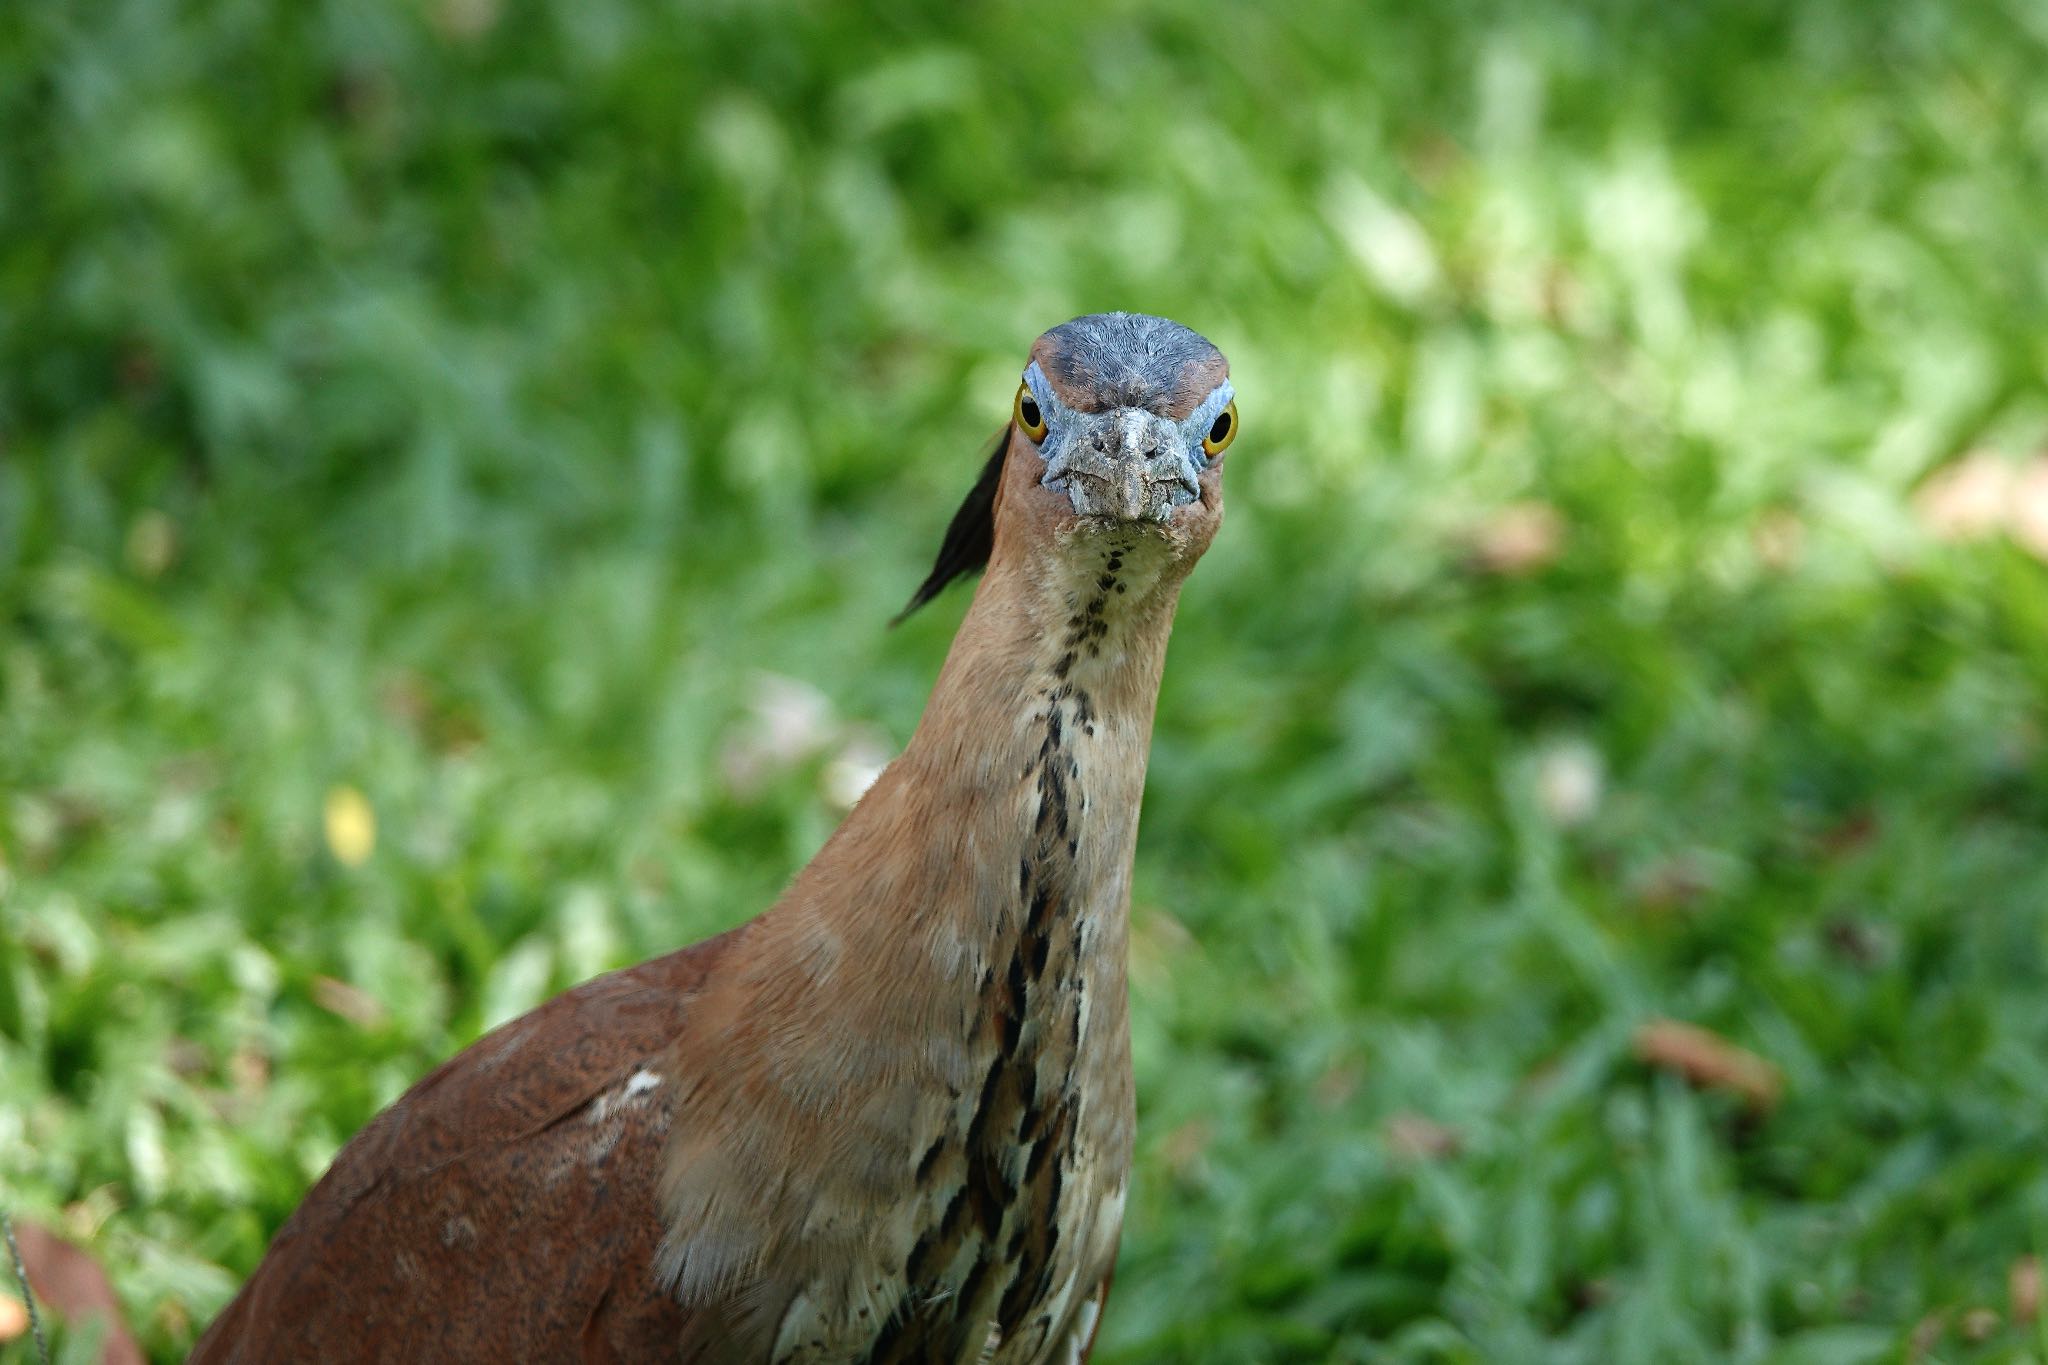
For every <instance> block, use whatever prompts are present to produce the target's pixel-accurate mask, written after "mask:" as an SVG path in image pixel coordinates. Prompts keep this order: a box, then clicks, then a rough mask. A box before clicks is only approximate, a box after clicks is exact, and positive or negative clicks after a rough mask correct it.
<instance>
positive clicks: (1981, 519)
mask: <svg viewBox="0 0 2048 1365" xmlns="http://www.w3.org/2000/svg"><path fill="white" fill-rule="evenodd" d="M2016 473H2017V471H2016V470H2015V469H2014V468H2013V464H2012V461H2010V460H2008V459H2006V458H2004V457H2003V456H2001V455H1998V454H1995V453H1993V452H1992V451H1989V450H1973V451H1971V452H1970V453H1969V454H1967V455H1965V456H1963V457H1962V458H1961V459H1959V460H1957V461H1955V462H1954V463H1953V464H1950V465H1947V466H1945V467H1944V468H1942V469H1939V470H1936V471H1935V473H1934V474H1933V476H1932V477H1930V478H1929V479H1928V480H1927V482H1925V483H1923V484H1921V485H1920V488H1919V491H1917V492H1916V493H1914V494H1913V511H1914V513H1915V514H1916V515H1918V516H1919V518H1920V522H1921V524H1922V525H1923V526H1925V527H1926V528H1927V529H1928V530H1929V531H1931V532H1933V533H1934V534H1935V535H1936V536H1938V537H1940V538H1941V539H1943V540H1980V539H1982V538H1983V537H1985V536H1988V535H1991V534H1992V533H1994V532H1995V531H1997V530H1998V529H1999V528H2000V527H2001V526H2003V525H2004V524H2005V515H2006V504H2007V501H2008V500H2009V499H2010V498H2011V496H2012V490H2013V484H2014V482H2015V475H2016Z"/></svg>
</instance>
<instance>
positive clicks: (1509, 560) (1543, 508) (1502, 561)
mask: <svg viewBox="0 0 2048 1365" xmlns="http://www.w3.org/2000/svg"><path fill="white" fill-rule="evenodd" d="M1564 533H1565V524H1564V516H1563V514H1561V513H1560V512H1559V511H1558V510H1557V509H1556V508H1555V507H1552V506H1551V505H1550V504H1549V503H1547V502H1515V503H1509V504H1508V505H1507V506H1505V507H1502V508H1499V509H1497V510H1496V511H1495V512H1494V513H1493V514H1492V515H1491V516H1490V517H1488V518H1487V519H1486V520H1485V521H1483V522H1481V523H1480V524H1479V525H1478V526H1477V527H1475V528H1474V529H1473V531H1472V558H1473V559H1474V561H1475V562H1476V563H1477V564H1478V565H1479V567H1480V568H1482V569H1484V570H1486V571H1487V572H1488V573H1497V574H1505V575H1506V576H1508V577H1510V578H1519V577H1521V576H1522V575H1524V574H1532V573H1534V572H1536V571H1537V570H1538V569H1541V568H1544V567H1546V566H1547V565H1549V564H1551V563H1552V562H1553V561H1555V560H1556V559H1557V557H1558V555H1560V554H1561V553H1563V551H1564Z"/></svg>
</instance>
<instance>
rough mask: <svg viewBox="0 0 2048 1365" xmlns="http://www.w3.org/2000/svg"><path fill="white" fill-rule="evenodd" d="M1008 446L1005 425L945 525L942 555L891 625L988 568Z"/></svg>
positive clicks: (993, 542)
mask: <svg viewBox="0 0 2048 1365" xmlns="http://www.w3.org/2000/svg"><path fill="white" fill-rule="evenodd" d="M1009 449H1010V428H1009V427H1008V426H1007V425H1005V426H1004V427H1003V429H1002V430H1001V431H999V432H997V433H996V438H995V440H994V442H993V443H991V445H990V447H989V452H988V458H987V460H986V462H985V463H983V465H982V467H981V477H980V478H978V479H976V480H975V481H974V487H973V488H971V489H969V490H968V491H967V499H966V501H964V502H962V503H961V504H960V510H959V511H957V512H955V513H954V514H953V520H952V523H951V524H950V525H948V526H947V527H946V539H945V540H944V542H942V543H941V544H940V546H939V557H938V560H937V562H935V563H934V564H933V565H932V571H931V573H929V574H927V575H926V576H925V580H924V582H923V583H920V584H919V585H918V588H917V591H916V592H914V593H912V594H911V595H910V605H909V606H907V607H905V608H904V609H903V610H902V611H900V612H898V613H896V619H895V620H893V621H891V622H890V623H889V624H890V625H892V626H893V625H896V624H898V623H900V622H901V621H902V620H903V618H904V617H906V616H908V615H910V613H912V612H914V611H916V610H917V609H918V608H919V607H921V606H923V605H924V604H925V603H927V602H929V601H931V600H932V599H933V598H934V597H937V596H938V595H939V594H940V593H941V592H943V591H945V588H946V585H947V584H948V583H951V582H952V581H953V580H954V579H956V578H965V577H967V576H968V575H969V574H976V573H980V572H981V571H982V570H983V569H985V568H987V567H988V556H989V552H990V551H991V550H993V549H994V548H995V543H996V489H997V488H998V487H999V486H1001V484H1002V481H1003V456H1004V454H1005V453H1007V452H1008V450H1009Z"/></svg>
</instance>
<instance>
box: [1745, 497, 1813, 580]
mask: <svg viewBox="0 0 2048 1365" xmlns="http://www.w3.org/2000/svg"><path fill="white" fill-rule="evenodd" d="M1749 536H1750V543H1751V544H1752V545H1753V546H1755V547H1756V557H1757V560H1758V561H1759V562H1760V563H1761V564H1762V565H1763V566H1764V567H1765V568H1767V569H1775V570H1777V571H1778V572H1780V573H1783V572H1786V571H1787V570H1790V569H1794V568H1797V567H1798V565H1799V561H1800V559H1801V557H1803V556H1804V555H1805V553H1806V523H1805V522H1803V521H1801V520H1800V519H1799V517H1798V515H1797V514H1796V513H1793V512H1788V511H1786V510H1785V509H1784V508H1782V507H1780V508H1777V509H1775V510H1773V511H1769V512H1766V513H1764V514H1763V516H1762V517H1761V518H1759V519H1758V520H1757V523H1756V525H1755V526H1753V527H1751V528H1750V532H1749Z"/></svg>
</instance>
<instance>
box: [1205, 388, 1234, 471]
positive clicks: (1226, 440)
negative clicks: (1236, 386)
mask: <svg viewBox="0 0 2048 1365" xmlns="http://www.w3.org/2000/svg"><path fill="white" fill-rule="evenodd" d="M1236 439H1237V400H1236V399H1234V398H1233V399H1232V400H1231V401H1230V403H1229V404H1228V405H1227V406H1226V407H1225V408H1224V409H1223V411H1221V412H1219V413H1217V414H1216V420H1215V421H1213V422H1211V423H1210V424H1209V434H1208V435H1207V436H1204V437H1203V438H1202V451H1203V453H1204V454H1206V455H1208V456H1209V457H1210V458H1212V459H1213V458H1215V457H1216V456H1218V455H1221V454H1222V453H1223V448H1224V447H1225V446H1227V445H1229V444H1230V443H1231V442H1232V441H1234V440H1236Z"/></svg>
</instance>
